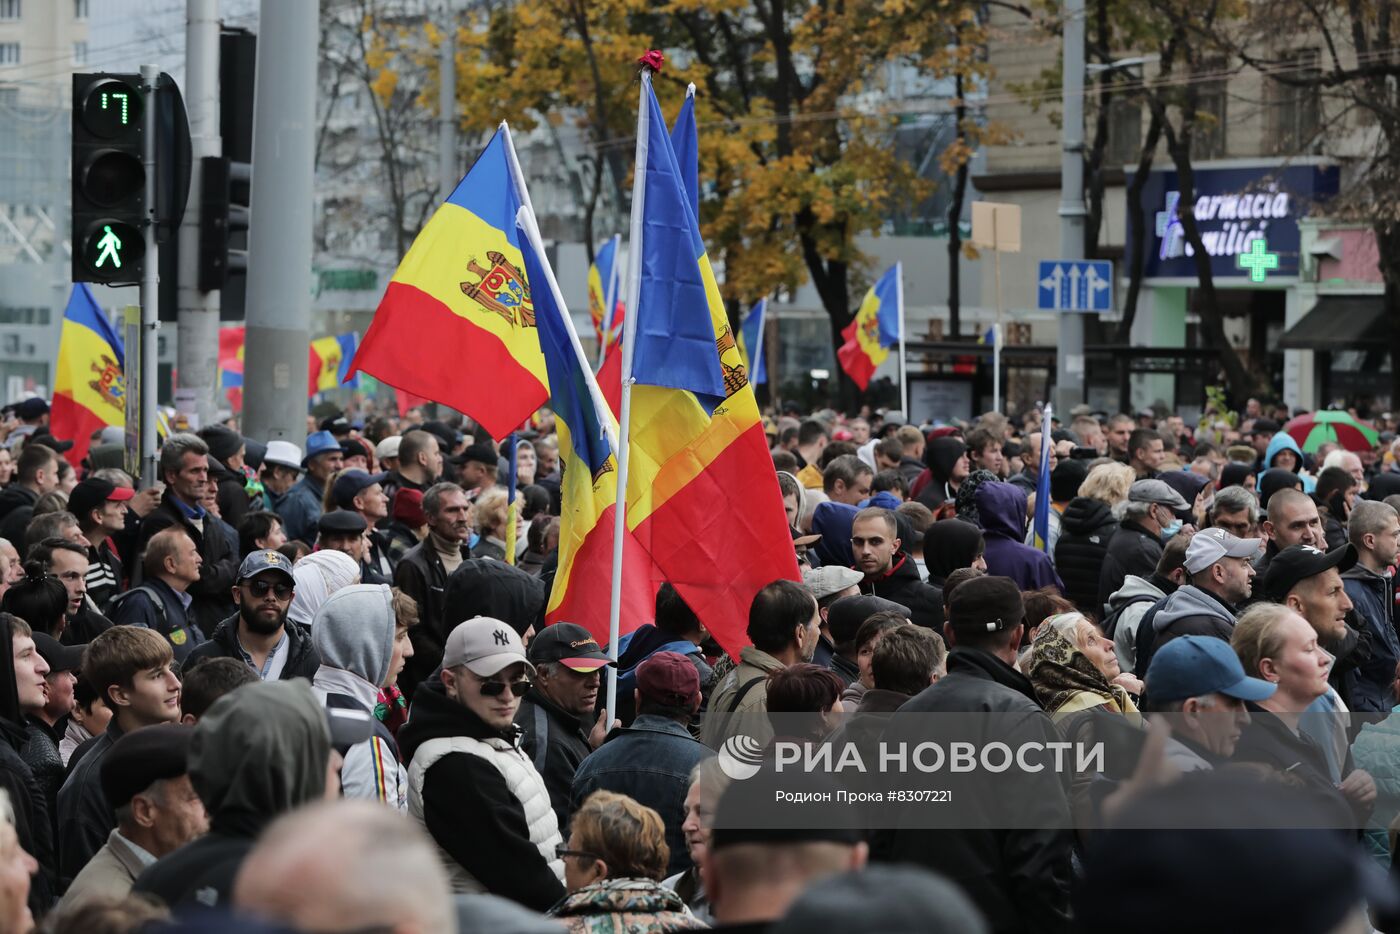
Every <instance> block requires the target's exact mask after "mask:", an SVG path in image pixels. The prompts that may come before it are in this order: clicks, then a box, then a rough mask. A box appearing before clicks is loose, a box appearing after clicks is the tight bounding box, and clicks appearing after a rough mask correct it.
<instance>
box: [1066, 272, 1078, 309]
mask: <svg viewBox="0 0 1400 934" xmlns="http://www.w3.org/2000/svg"><path fill="white" fill-rule="evenodd" d="M1079 276H1080V271H1079V264H1078V263H1070V266H1069V308H1070V311H1078V310H1079Z"/></svg>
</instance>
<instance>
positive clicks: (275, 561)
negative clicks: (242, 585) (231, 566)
mask: <svg viewBox="0 0 1400 934" xmlns="http://www.w3.org/2000/svg"><path fill="white" fill-rule="evenodd" d="M263 571H280V572H281V573H282V574H283V575H285V576H286V578H287V580H288V581H290V582H292V583H296V578H295V577H293V576H292V562H290V561H288V560H287V557H286V556H285V555H283V554H282V553H281V552H280V551H273V550H272V549H271V548H259V549H258V550H257V551H250V552H248V557H246V558H244V559H243V563H242V564H240V565H239V566H238V579H239V581H246V580H248V579H249V578H251V577H257V576H258V575H259V574H261V573H262V572H263Z"/></svg>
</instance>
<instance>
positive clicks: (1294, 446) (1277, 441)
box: [1256, 431, 1317, 493]
mask: <svg viewBox="0 0 1400 934" xmlns="http://www.w3.org/2000/svg"><path fill="white" fill-rule="evenodd" d="M1284 450H1288V451H1292V452H1293V453H1294V454H1296V455H1297V456H1298V467H1299V469H1298V470H1295V471H1293V472H1294V473H1296V474H1298V478H1299V479H1300V480H1302V481H1303V492H1304V493H1311V492H1312V491H1313V488H1314V487H1316V486H1317V480H1316V479H1314V478H1313V477H1309V476H1308V475H1307V474H1304V473H1302V472H1301V468H1302V465H1303V449H1302V448H1300V447H1298V442H1297V441H1294V440H1293V436H1292V435H1290V434H1289V433H1288V432H1286V431H1280V432H1279V433H1278V434H1276V435H1274V436H1273V437H1272V438H1270V439H1269V446H1268V448H1266V449H1265V450H1264V466H1263V467H1262V468H1260V470H1259V473H1260V474H1261V475H1262V474H1263V473H1264V471H1266V470H1268V469H1269V468H1271V467H1273V466H1274V457H1275V456H1277V454H1278V452H1279V451H1284ZM1256 492H1258V491H1257V490H1256Z"/></svg>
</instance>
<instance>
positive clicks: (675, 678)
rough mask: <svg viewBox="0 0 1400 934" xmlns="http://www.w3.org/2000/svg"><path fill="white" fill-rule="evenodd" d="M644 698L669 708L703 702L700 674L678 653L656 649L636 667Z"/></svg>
mask: <svg viewBox="0 0 1400 934" xmlns="http://www.w3.org/2000/svg"><path fill="white" fill-rule="evenodd" d="M637 690H638V691H640V692H641V695H642V697H644V698H646V699H647V700H650V701H655V702H656V703H658V704H665V705H666V706H668V707H688V708H691V709H694V708H696V707H698V706H699V705H700V673H699V672H698V671H696V670H695V665H693V664H692V663H691V661H690V659H688V658H686V657H685V656H684V655H682V654H680V653H679V652H655V653H653V654H652V655H650V656H649V657H648V658H647V659H646V661H644V662H642V663H641V664H640V665H638V666H637Z"/></svg>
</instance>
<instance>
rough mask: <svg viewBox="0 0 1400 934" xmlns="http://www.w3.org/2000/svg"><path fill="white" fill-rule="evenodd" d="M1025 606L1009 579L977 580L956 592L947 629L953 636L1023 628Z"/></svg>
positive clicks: (977, 578)
mask: <svg viewBox="0 0 1400 934" xmlns="http://www.w3.org/2000/svg"><path fill="white" fill-rule="evenodd" d="M1025 612H1026V611H1025V605H1024V603H1023V602H1022V600H1021V591H1020V589H1019V588H1018V587H1017V586H1016V582H1015V581H1013V580H1012V579H1011V578H1009V577H995V576H987V577H974V578H972V579H971V580H966V581H963V582H962V583H961V584H959V585H958V589H957V590H954V591H953V598H952V601H951V602H950V604H949V606H948V625H950V626H952V627H953V631H954V632H966V633H978V632H1000V631H1002V630H1003V629H1010V628H1012V627H1013V626H1019V625H1021V621H1022V619H1023V618H1024V617H1025Z"/></svg>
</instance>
